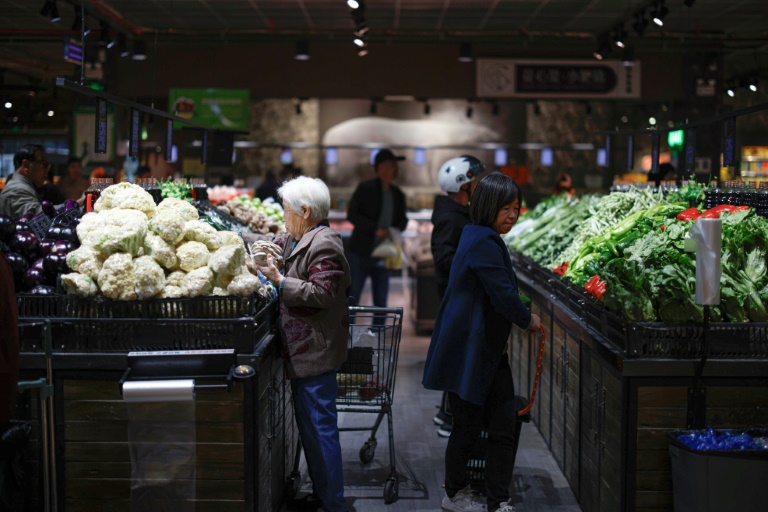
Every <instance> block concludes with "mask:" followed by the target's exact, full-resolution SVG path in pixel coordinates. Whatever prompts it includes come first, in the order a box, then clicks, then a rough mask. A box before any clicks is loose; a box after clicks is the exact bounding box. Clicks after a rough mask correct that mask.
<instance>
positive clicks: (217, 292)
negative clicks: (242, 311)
mask: <svg viewBox="0 0 768 512" xmlns="http://www.w3.org/2000/svg"><path fill="white" fill-rule="evenodd" d="M212 295H214V296H215V297H226V296H228V295H229V292H228V291H227V289H226V288H221V287H219V286H214V287H213V293H212Z"/></svg>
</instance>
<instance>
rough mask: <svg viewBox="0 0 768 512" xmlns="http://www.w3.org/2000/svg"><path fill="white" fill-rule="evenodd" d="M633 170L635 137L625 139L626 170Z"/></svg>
mask: <svg viewBox="0 0 768 512" xmlns="http://www.w3.org/2000/svg"><path fill="white" fill-rule="evenodd" d="M634 168H635V136H634V135H630V136H629V137H627V169H629V170H630V171H631V170H632V169H634Z"/></svg>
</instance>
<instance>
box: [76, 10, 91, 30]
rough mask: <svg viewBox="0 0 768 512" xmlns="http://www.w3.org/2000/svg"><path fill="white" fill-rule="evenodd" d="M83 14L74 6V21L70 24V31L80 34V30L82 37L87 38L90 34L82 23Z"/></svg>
mask: <svg viewBox="0 0 768 512" xmlns="http://www.w3.org/2000/svg"><path fill="white" fill-rule="evenodd" d="M84 16H85V12H84V11H83V10H82V9H80V7H77V6H75V21H73V22H72V30H74V31H75V32H80V31H81V30H82V32H83V35H84V36H87V35H88V34H90V33H91V29H89V28H88V25H87V24H85V23H84Z"/></svg>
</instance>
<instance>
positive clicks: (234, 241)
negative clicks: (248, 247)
mask: <svg viewBox="0 0 768 512" xmlns="http://www.w3.org/2000/svg"><path fill="white" fill-rule="evenodd" d="M219 238H220V239H221V245H243V243H244V242H243V237H241V236H240V235H238V234H237V233H235V232H233V231H219Z"/></svg>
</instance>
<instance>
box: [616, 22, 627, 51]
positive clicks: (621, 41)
mask: <svg viewBox="0 0 768 512" xmlns="http://www.w3.org/2000/svg"><path fill="white" fill-rule="evenodd" d="M626 40H627V31H626V30H624V27H619V28H618V29H616V34H615V35H614V36H613V42H614V43H615V44H616V46H618V47H619V48H624V47H625V46H626V43H625V41H626Z"/></svg>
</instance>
